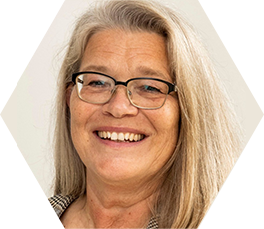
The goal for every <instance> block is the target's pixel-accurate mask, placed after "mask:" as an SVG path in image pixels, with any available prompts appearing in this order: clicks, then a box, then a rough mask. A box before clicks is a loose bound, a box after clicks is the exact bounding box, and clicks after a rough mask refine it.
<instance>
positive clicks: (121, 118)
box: [68, 30, 179, 183]
mask: <svg viewBox="0 0 264 229" xmlns="http://www.w3.org/2000/svg"><path fill="white" fill-rule="evenodd" d="M80 71H97V72H101V73H105V74H107V75H110V76H112V77H114V78H115V79H116V80H117V81H127V80H128V79H131V78H136V77H148V76H149V77H153V78H159V79H162V80H166V81H169V82H171V83H173V82H172V79H171V77H170V75H169V68H168V59H167V55H166V48H165V42H164V39H163V38H162V37H161V36H159V35H157V34H154V33H148V32H124V31H121V30H106V31H101V32H98V33H96V34H94V35H93V36H92V37H91V39H90V40H89V42H88V44H87V47H86V50H85V53H84V56H83V59H82V62H81V66H80ZM75 87H76V86H74V87H73V90H72V93H71V97H70V101H68V105H69V107H70V112H71V134H72V140H73V143H74V145H75V148H76V150H77V152H78V154H79V156H80V158H81V160H82V161H83V163H84V164H85V166H86V168H87V175H88V176H89V177H93V178H96V177H97V178H100V179H101V180H103V181H105V182H124V183H127V182H130V181H137V182H140V181H144V180H148V179H149V178H151V177H152V176H153V175H155V174H156V173H157V172H158V171H159V170H160V169H161V168H162V166H163V165H164V164H165V163H166V162H167V160H168V159H169V158H170V156H171V155H172V153H173V151H174V149H175V146H176V143H177V136H178V127H179V105H178V101H177V98H176V96H173V95H168V97H167V100H166V102H165V104H164V105H163V106H162V107H161V108H159V109H155V110H143V109H139V108H136V107H134V106H133V105H132V104H131V103H130V102H129V100H128V97H127V94H126V87H124V86H122V85H119V86H118V88H117V90H116V92H115V94H114V95H113V96H112V98H111V100H110V101H109V102H107V103H105V104H102V105H96V104H90V103H86V102H84V101H82V100H80V99H79V97H78V95H77V92H76V88H75ZM109 133H110V135H111V138H112V140H111V139H107V140H106V139H102V138H101V137H99V135H104V134H109ZM133 134H134V138H137V137H140V138H142V137H144V138H143V139H142V140H140V141H139V140H138V141H131V142H130V141H129V142H124V141H116V140H114V139H116V136H119V135H120V137H121V138H122V136H124V137H125V136H126V135H127V136H129V138H131V139H133ZM135 136H137V137H135Z"/></svg>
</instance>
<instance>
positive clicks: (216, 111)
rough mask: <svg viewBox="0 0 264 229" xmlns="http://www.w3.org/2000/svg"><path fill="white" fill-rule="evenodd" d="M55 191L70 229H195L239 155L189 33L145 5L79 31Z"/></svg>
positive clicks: (114, 7)
mask: <svg viewBox="0 0 264 229" xmlns="http://www.w3.org/2000/svg"><path fill="white" fill-rule="evenodd" d="M59 85H60V88H59V94H58V104H57V109H58V110H57V126H56V134H55V167H56V177H55V188H54V194H55V195H54V196H53V197H52V198H50V202H51V204H52V206H53V207H54V209H55V211H56V212H57V214H58V216H59V217H60V219H61V221H62V223H63V225H64V226H65V227H66V228H105V227H110V228H143V227H147V228H157V227H160V228H196V227H198V225H199V223H200V222H201V220H202V218H203V216H204V215H205V213H206V211H207V210H208V208H209V206H210V204H211V203H212V201H213V199H214V198H215V196H216V195H217V193H218V191H219V189H220V187H221V185H222V184H223V182H224V180H225V178H226V177H227V175H228V173H229V172H230V170H231V168H232V166H233V165H234V162H235V160H236V158H237V156H238V153H239V151H240V148H239V145H240V140H239V134H240V132H239V126H238V124H237V123H236V117H235V115H234V113H233V110H232V108H231V104H230V102H229V100H228V99H227V96H226V94H225V92H224V89H223V88H222V87H221V86H220V84H219V82H218V79H217V75H216V73H215V72H214V70H213V68H212V66H211V64H210V61H209V58H208V56H207V54H206V52H205V51H204V49H203V47H202V45H201V43H200V41H199V39H198V38H197V36H196V35H195V33H194V32H193V30H192V28H191V26H190V25H189V24H188V23H187V22H186V21H185V20H183V19H182V18H181V17H180V16H179V15H178V14H177V13H175V12H173V11H172V10H170V9H168V8H166V7H164V6H162V5H160V4H158V3H155V2H153V1H137V0H129V1H121V0H117V1H108V2H104V3H102V4H98V5H97V6H96V7H95V8H93V9H90V10H89V11H87V12H86V13H85V14H84V15H83V16H82V17H81V18H80V19H79V21H78V22H77V24H76V27H75V30H74V32H73V35H72V38H71V41H70V43H69V46H68V51H67V53H66V56H65V59H64V62H63V64H62V67H61V71H60V82H59Z"/></svg>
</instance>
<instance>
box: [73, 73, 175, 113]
mask: <svg viewBox="0 0 264 229" xmlns="http://www.w3.org/2000/svg"><path fill="white" fill-rule="evenodd" d="M83 74H96V75H102V76H105V77H108V78H110V79H112V80H113V81H114V82H115V87H116V86H117V85H123V86H125V87H127V85H128V83H129V82H131V81H133V80H140V79H143V80H144V79H149V80H156V81H159V82H162V83H165V84H166V85H167V86H168V92H167V95H168V94H170V93H171V92H173V91H174V92H177V86H176V85H175V84H172V83H170V82H168V81H165V80H162V79H157V78H151V77H138V78H132V79H129V80H127V81H126V82H123V81H117V80H116V79H115V78H113V77H112V76H109V75H106V74H104V73H101V72H93V71H84V72H76V73H73V74H72V82H73V83H74V85H75V84H76V78H77V77H78V76H79V75H83ZM80 83H81V82H80ZM165 100H166V99H165ZM164 103H165V101H164ZM164 103H163V104H164ZM132 104H133V103H132ZM163 104H162V105H161V106H160V107H162V106H163ZM133 105H134V106H136V107H138V108H142V109H158V108H160V107H157V108H143V107H140V106H137V105H135V104H133Z"/></svg>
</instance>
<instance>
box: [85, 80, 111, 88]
mask: <svg viewBox="0 0 264 229" xmlns="http://www.w3.org/2000/svg"><path fill="white" fill-rule="evenodd" d="M87 86H90V87H107V86H109V84H108V83H107V82H105V81H101V80H94V81H90V82H89V83H87Z"/></svg>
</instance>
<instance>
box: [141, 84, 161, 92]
mask: <svg viewBox="0 0 264 229" xmlns="http://www.w3.org/2000/svg"><path fill="white" fill-rule="evenodd" d="M141 90H142V91H144V92H149V93H162V92H161V90H160V89H159V88H157V87H154V86H150V85H142V89H141Z"/></svg>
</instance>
